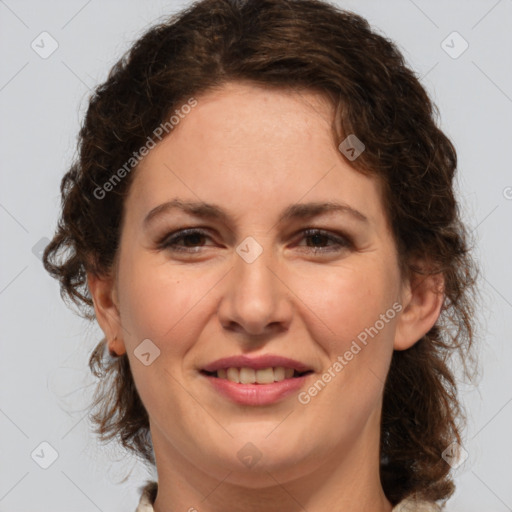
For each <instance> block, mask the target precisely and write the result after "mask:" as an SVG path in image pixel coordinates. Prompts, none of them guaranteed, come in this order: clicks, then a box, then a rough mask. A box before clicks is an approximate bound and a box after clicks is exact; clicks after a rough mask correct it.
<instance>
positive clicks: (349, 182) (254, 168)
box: [89, 82, 442, 512]
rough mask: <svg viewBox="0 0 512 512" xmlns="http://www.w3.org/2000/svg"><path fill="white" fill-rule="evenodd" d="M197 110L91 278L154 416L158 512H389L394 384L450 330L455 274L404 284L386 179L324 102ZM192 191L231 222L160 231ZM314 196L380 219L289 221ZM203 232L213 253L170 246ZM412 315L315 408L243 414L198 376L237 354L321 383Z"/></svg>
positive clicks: (168, 145) (155, 158)
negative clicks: (360, 342) (271, 361)
mask: <svg viewBox="0 0 512 512" xmlns="http://www.w3.org/2000/svg"><path fill="white" fill-rule="evenodd" d="M197 100H198V104H197V106H196V107H194V108H193V109H192V111H191V112H190V113H189V114H188V115H187V116H186V117H185V118H184V119H183V120H181V121H180V124H179V125H177V126H176V127H175V128H174V130H173V131H172V132H171V134H170V135H169V136H168V137H167V138H165V139H163V140H162V141H161V142H160V143H159V144H158V145H157V146H156V147H155V148H154V149H153V150H151V151H150V153H149V154H148V155H147V156H146V157H145V158H144V160H143V161H142V162H141V163H140V165H139V167H138V168H137V170H136V175H135V176H134V182H133V184H132V186H131V188H130V193H129V195H128V197H127V198H126V202H125V216H124V222H123V225H122V231H121V242H120V249H119V253H118V255H117V256H118V259H117V262H116V267H115V269H114V271H113V272H112V274H111V275H109V276H94V275H90V276H89V288H90V290H91V295H92V297H93V300H94V306H95V311H96V317H97V319H98V322H99V324H100V326H101V328H102V329H103V331H104V333H105V335H106V337H107V339H109V340H112V339H113V338H114V337H115V336H117V339H116V340H115V341H110V343H109V347H110V348H111V349H113V350H115V351H116V352H117V353H118V354H123V353H125V352H127V354H128V358H129V361H130V366H131V368H132V372H133V377H134V379H135V383H136V386H137V389H138V391H139V394H140V396H141V399H142V401H143V403H144V405H145V407H146V409H147V411H148V414H149V417H150V428H151V434H152V439H153V444H154V448H155V455H156V461H157V469H158V475H159V492H158V496H157V499H156V503H155V505H154V508H155V511H156V512H164V511H171V510H172V511H178V510H180V511H181V510H184V511H185V510H194V508H195V509H197V510H199V511H201V512H214V511H225V510H230V511H244V512H256V511H261V510H265V511H267V512H274V511H275V512H277V511H281V512H282V511H299V510H304V509H305V510H307V511H308V512H320V511H324V510H344V511H346V512H350V511H354V512H355V511H357V512H364V511H368V512H370V511H372V512H389V511H390V510H391V508H392V507H391V504H390V502H389V501H388V500H387V499H386V497H385V495H384V492H383V489H382V486H381V483H380V478H379V438H380V417H381V408H382V394H383V386H384V381H385V377H386V375H387V372H388V369H389V365H390V361H391V356H392V353H393V350H404V349H407V348H409V347H410V346H412V345H413V344H414V343H415V342H416V341H417V340H419V339H420V338H421V337H422V336H423V335H424V334H425V333H426V332H427V331H428V330H429V329H430V328H431V327H432V326H433V325H434V323H435V321H436V320H437V318H438V316H439V312H440V308H441V305H442V294H440V293H437V292H436V290H437V291H439V285H440V278H439V276H437V277H435V276H434V277H432V278H428V279H423V280H421V281H420V280H418V281H416V280H415V279H409V278H405V277H404V276H401V274H400V271H399V266H398V257H397V253H396V246H395V243H394V240H393V237H392V233H391V231H390V227H389V224H388V220H387V218H386V215H385V212H384V204H383V201H382V197H381V190H380V187H379V184H378V182H377V181H376V179H375V178H373V177H367V176H364V175H362V174H361V173H358V172H357V171H355V170H354V169H353V168H352V167H351V165H350V161H349V160H347V159H346V158H345V157H344V156H343V155H342V154H341V152H340V151H338V149H337V145H338V144H339V142H341V141H334V140H333V139H332V135H331V132H330V128H329V126H330V124H329V123H330V118H331V116H332V115H333V110H332V106H331V105H330V104H329V103H328V101H327V100H326V99H325V98H324V97H323V96H321V95H320V94H318V93H315V92H309V93H305V92H303V93H300V94H298V93H296V92H292V91H283V90H275V89H269V88H263V87H261V86H256V85H252V84H249V83H240V82H236V83H229V84H227V85H225V86H223V87H222V88H221V89H219V90H216V91H214V92H209V93H207V94H205V95H203V96H199V97H197ZM176 197H178V198H181V199H183V200H192V201H205V202H208V203H216V204H218V205H219V206H221V207H222V208H223V209H225V210H226V212H227V213H228V215H229V221H228V222H225V221H223V220H205V219H199V218H195V217H194V216H191V215H189V214H186V213H184V212H181V211H179V210H177V209H174V210H170V211H168V212H166V213H165V214H162V215H161V216H160V217H156V218H154V219H153V221H151V223H150V224H149V225H148V226H147V228H145V227H144V224H143V220H144V217H145V216H146V215H147V214H148V212H149V211H150V210H151V209H153V208H154V207H156V206H158V205H160V204H162V203H165V202H166V201H169V200H171V199H174V198H176ZM107 199H108V198H107ZM107 199H106V200H107ZM312 201H337V202H343V203H345V204H348V205H350V206H351V207H352V208H354V209H356V210H358V211H359V212H361V213H362V214H364V216H366V217H367V219H368V221H367V222H361V221H358V220H357V219H355V218H354V217H352V216H350V215H349V214H346V213H339V212H330V213H326V214H323V215H321V216H319V217H315V218H312V219H307V220H300V219H299V220H297V219H296V220H290V221H285V222H282V223H279V222H278V218H279V215H280V213H281V212H282V211H283V210H284V209H285V208H286V207H288V206H289V205H292V204H297V203H301V204H302V203H308V202H312ZM263 205H264V206H263ZM262 206H263V207H262ZM199 226H201V227H202V228H204V229H205V230H206V232H207V233H206V236H204V237H201V236H199V237H195V238H194V237H192V238H189V239H188V246H189V247H192V250H193V251H196V252H183V251H181V252H180V251H178V250H174V251H173V250H172V248H170V247H167V248H159V247H158V243H157V242H158V240H159V239H161V238H163V237H164V236H165V235H167V234H169V233H172V232H175V231H178V230H180V229H183V228H190V227H199ZM305 228H318V229H321V230H325V231H327V232H328V233H330V234H333V235H334V236H336V235H337V234H340V236H343V235H345V236H346V237H348V239H349V240H351V243H349V244H348V245H340V246H337V245H336V243H335V242H333V241H329V239H325V238H324V237H321V238H320V239H318V238H314V237H313V238H311V237H310V236H309V237H307V236H304V235H303V234H302V231H303V230H304V229H305ZM248 236H251V237H253V238H254V239H255V240H256V241H257V242H258V243H259V245H260V246H261V248H262V249H263V252H262V253H261V255H260V256H259V257H257V258H256V260H255V261H253V262H252V263H247V262H246V261H245V260H244V259H243V258H241V257H240V256H239V255H238V253H237V252H236V248H237V246H239V244H240V243H241V242H242V241H243V240H244V239H245V238H246V237H248ZM178 243H179V245H180V246H181V247H182V248H183V247H187V240H185V241H184V240H181V242H178ZM315 250H316V252H315ZM322 251H323V252H322ZM441 284H442V282H441ZM394 303H399V304H400V305H401V306H402V308H403V309H402V311H401V312H400V313H398V314H397V315H396V316H395V317H394V318H393V319H392V320H389V321H388V322H387V323H386V324H385V326H384V328H382V329H381V330H380V331H379V332H378V334H377V335H376V336H374V337H373V338H369V342H368V343H367V345H366V346H364V347H363V348H362V350H361V351H360V352H359V353H357V355H355V356H354V357H353V359H352V360H351V361H350V362H348V364H347V365H346V366H345V367H344V369H343V370H342V371H340V372H338V373H337V374H336V377H334V378H333V379H332V380H331V382H329V383H328V385H326V386H325V388H324V389H323V390H322V391H321V392H319V393H318V394H317V395H316V396H315V397H313V398H312V399H311V401H310V402H309V403H308V404H301V403H299V401H298V400H297V395H296V394H293V395H291V396H289V397H287V398H285V399H284V400H281V401H279V402H277V403H274V404H272V405H266V406H241V405H237V404H235V403H234V402H231V401H230V400H229V399H227V398H225V397H223V396H221V395H220V394H218V392H217V391H215V390H214V389H213V387H212V386H211V385H210V384H209V382H207V381H206V379H205V378H204V377H203V376H201V375H200V374H199V372H198V369H199V368H201V367H202V366H204V365H205V364H207V363H209V362H211V361H214V360H216V359H218V358H220V357H225V356H231V355H239V354H249V355H260V354H278V355H283V356H287V357H291V358H294V359H297V360H299V361H302V362H304V363H306V364H308V365H309V366H310V367H312V368H313V369H314V372H315V373H314V375H313V376H310V377H309V379H310V380H309V381H308V383H309V384H307V385H306V386H305V389H307V388H308V386H309V385H311V384H312V383H313V382H314V381H316V380H317V379H318V378H320V377H321V375H322V373H323V372H325V371H326V370H327V368H329V367H332V365H333V363H334V362H335V361H336V360H337V357H338V356H339V355H343V354H344V353H345V352H346V351H347V350H348V349H349V348H350V346H351V343H352V341H353V340H355V339H356V338H357V336H358V334H359V333H361V332H362V331H364V329H365V328H368V327H370V326H374V325H375V323H376V320H378V319H379V318H380V315H381V314H385V313H386V312H387V311H388V310H390V308H392V305H393V304H394ZM148 338H149V339H150V340H152V342H153V343H154V344H155V345H156V346H157V347H158V348H159V350H160V355H159V357H157V358H156V359H155V360H154V362H152V364H150V365H149V366H145V365H143V364H142V363H141V362H140V361H139V360H138V359H137V357H136V356H135V354H134V350H135V349H136V348H137V346H138V345H139V344H140V343H141V341H142V340H144V339H148ZM248 442H251V443H252V444H253V445H255V446H256V448H257V450H258V452H259V453H260V454H261V459H260V460H259V461H258V463H257V464H256V465H254V466H252V467H246V466H245V465H244V464H243V463H242V462H241V461H240V460H239V458H238V456H237V452H238V451H239V450H240V449H241V448H242V447H243V446H244V445H246V443H248Z"/></svg>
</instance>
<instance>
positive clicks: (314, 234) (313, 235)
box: [302, 228, 353, 253]
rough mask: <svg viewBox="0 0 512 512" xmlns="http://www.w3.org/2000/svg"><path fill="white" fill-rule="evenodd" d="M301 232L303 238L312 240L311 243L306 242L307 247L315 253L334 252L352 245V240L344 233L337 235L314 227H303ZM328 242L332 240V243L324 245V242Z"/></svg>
mask: <svg viewBox="0 0 512 512" xmlns="http://www.w3.org/2000/svg"><path fill="white" fill-rule="evenodd" d="M302 234H303V237H302V239H303V240H310V241H311V242H312V245H310V244H307V247H310V248H312V249H313V252H315V253H317V252H336V251H341V250H344V249H347V248H352V247H353V243H352V241H351V240H350V238H349V237H347V236H346V235H337V234H334V233H331V232H329V231H324V230H322V229H316V228H309V229H305V230H304V231H302ZM329 242H332V243H333V245H331V246H330V247H329V246H328V247H325V244H326V243H329ZM319 246H320V247H319ZM302 247H303V246H302Z"/></svg>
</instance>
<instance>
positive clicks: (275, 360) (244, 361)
mask: <svg viewBox="0 0 512 512" xmlns="http://www.w3.org/2000/svg"><path fill="white" fill-rule="evenodd" d="M278 366H283V367H284V368H293V369H294V370H297V371H298V372H307V371H309V370H312V368H310V367H309V366H307V365H305V364H304V363H301V362H300V361H296V360H295V359H290V358H288V357H282V356H276V355H272V354H267V355H262V356H258V357H249V356H243V355H239V356H231V357H223V358H221V359H217V360H216V361H213V362H211V363H209V364H207V365H206V366H204V367H203V368H202V370H204V371H207V372H215V371H217V370H220V369H226V368H253V369H254V370H262V369H264V368H271V367H273V368H276V367H278Z"/></svg>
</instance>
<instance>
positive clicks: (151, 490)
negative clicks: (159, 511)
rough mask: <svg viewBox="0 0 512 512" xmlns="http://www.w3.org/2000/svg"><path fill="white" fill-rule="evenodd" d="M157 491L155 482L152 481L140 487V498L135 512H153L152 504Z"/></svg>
mask: <svg viewBox="0 0 512 512" xmlns="http://www.w3.org/2000/svg"><path fill="white" fill-rule="evenodd" d="M157 490H158V484H157V482H152V481H148V482H146V484H145V485H144V486H142V487H140V488H139V491H141V496H140V501H139V504H138V506H137V509H136V510H135V512H153V503H154V502H155V498H156V492H157Z"/></svg>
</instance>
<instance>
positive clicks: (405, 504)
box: [135, 481, 441, 512]
mask: <svg viewBox="0 0 512 512" xmlns="http://www.w3.org/2000/svg"><path fill="white" fill-rule="evenodd" d="M139 490H140V491H141V496H140V501H139V504H138V506H137V509H136V510H135V512H153V503H154V502H155V498H156V493H157V490H158V483H157V482H153V481H148V482H146V484H145V485H144V486H142V487H140V488H139ZM440 511H441V508H440V507H439V505H436V504H435V503H432V502H427V501H418V500H416V499H414V498H406V499H405V500H402V501H401V502H400V503H398V505H396V506H395V507H394V508H393V510H392V512H440Z"/></svg>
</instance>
